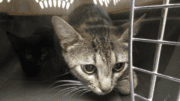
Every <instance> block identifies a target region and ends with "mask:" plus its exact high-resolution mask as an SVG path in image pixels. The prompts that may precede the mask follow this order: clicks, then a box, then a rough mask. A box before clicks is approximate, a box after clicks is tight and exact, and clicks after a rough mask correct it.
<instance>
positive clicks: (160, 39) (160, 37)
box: [128, 0, 180, 101]
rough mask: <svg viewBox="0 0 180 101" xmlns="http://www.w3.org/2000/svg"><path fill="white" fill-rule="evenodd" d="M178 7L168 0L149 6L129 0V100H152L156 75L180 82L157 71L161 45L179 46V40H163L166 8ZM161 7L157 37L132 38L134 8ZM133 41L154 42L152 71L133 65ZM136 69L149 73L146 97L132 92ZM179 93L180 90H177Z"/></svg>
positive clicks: (177, 4) (179, 5)
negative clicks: (138, 4)
mask: <svg viewBox="0 0 180 101" xmlns="http://www.w3.org/2000/svg"><path fill="white" fill-rule="evenodd" d="M176 7H180V3H176V4H170V0H164V1H163V4H161V5H149V6H135V0H131V1H130V15H129V22H130V23H129V29H130V30H129V49H128V50H129V51H128V52H129V53H128V54H129V55H128V64H129V75H130V86H131V87H130V89H131V101H135V97H138V98H140V99H142V100H144V101H153V95H154V90H155V84H156V79H157V77H160V78H164V79H168V80H171V81H175V82H178V83H180V79H179V78H175V77H172V76H167V75H164V74H160V73H158V68H159V60H160V57H161V50H162V45H163V44H165V45H174V46H180V42H173V41H164V40H163V37H164V32H165V28H166V21H167V15H168V9H169V8H176ZM158 8H162V12H161V21H160V25H159V32H158V39H157V40H152V39H145V38H134V37H133V32H134V12H135V10H142V9H158ZM133 41H139V42H148V43H156V44H157V46H156V53H155V57H154V63H153V71H149V70H145V69H141V68H138V67H135V66H133V48H132V47H133ZM134 70H137V71H140V72H144V73H147V74H150V75H151V83H150V93H149V95H148V98H145V97H143V96H141V95H138V94H136V93H134V84H133V71H134ZM179 95H180V91H179Z"/></svg>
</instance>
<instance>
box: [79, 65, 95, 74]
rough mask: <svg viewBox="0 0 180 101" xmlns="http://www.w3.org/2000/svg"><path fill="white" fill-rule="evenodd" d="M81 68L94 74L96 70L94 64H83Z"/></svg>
mask: <svg viewBox="0 0 180 101" xmlns="http://www.w3.org/2000/svg"><path fill="white" fill-rule="evenodd" d="M81 68H82V70H83V71H84V72H85V73H87V74H93V73H94V72H95V70H96V67H95V66H94V65H81Z"/></svg>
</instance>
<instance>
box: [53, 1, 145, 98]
mask: <svg viewBox="0 0 180 101" xmlns="http://www.w3.org/2000/svg"><path fill="white" fill-rule="evenodd" d="M144 17H145V15H143V16H142V17H141V18H139V19H138V20H136V21H135V23H134V35H136V34H137V32H138V29H139V25H140V23H141V21H142V19H143V18H144ZM65 19H66V20H63V19H62V18H60V17H58V16H53V17H52V23H53V26H54V29H55V31H56V34H57V36H58V38H59V40H60V46H61V47H62V48H63V52H62V54H63V57H64V58H65V61H66V62H67V64H68V66H69V68H70V71H71V73H72V74H73V75H74V76H75V77H76V78H77V79H78V80H79V81H80V82H76V83H79V84H77V86H78V85H80V86H84V87H86V89H87V91H88V90H90V91H93V92H94V93H96V94H98V95H104V94H107V93H109V92H111V91H112V90H113V89H117V91H118V92H119V93H121V94H129V93H130V82H129V76H128V31H129V28H128V23H125V24H123V25H120V26H113V24H112V21H111V19H110V17H109V16H108V14H107V13H106V11H105V10H103V9H102V8H101V7H100V6H98V5H94V4H84V5H81V6H79V7H77V8H76V9H74V11H72V12H71V13H70V14H69V15H68V16H67V18H65ZM133 76H134V88H136V86H137V83H138V79H137V76H136V74H135V72H134V75H133Z"/></svg>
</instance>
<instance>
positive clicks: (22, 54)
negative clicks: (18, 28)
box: [7, 28, 54, 76]
mask: <svg viewBox="0 0 180 101" xmlns="http://www.w3.org/2000/svg"><path fill="white" fill-rule="evenodd" d="M33 34H34V36H32V37H27V38H21V37H18V36H15V35H13V34H12V33H10V32H7V36H8V38H9V40H10V42H11V45H12V47H13V49H14V51H15V52H16V53H17V55H18V57H19V60H20V62H21V65H22V69H23V71H24V72H25V74H26V75H27V76H37V75H38V74H39V73H40V71H41V68H42V67H43V66H45V65H46V63H47V61H48V60H49V59H50V58H51V57H50V50H51V49H52V48H53V46H54V45H53V35H52V34H53V29H51V28H39V29H37V30H36V31H35V32H34V33H33Z"/></svg>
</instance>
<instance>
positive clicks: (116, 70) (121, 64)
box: [113, 63, 125, 72]
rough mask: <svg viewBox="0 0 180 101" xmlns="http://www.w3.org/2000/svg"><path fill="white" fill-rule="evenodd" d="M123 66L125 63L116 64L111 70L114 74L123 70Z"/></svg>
mask: <svg viewBox="0 0 180 101" xmlns="http://www.w3.org/2000/svg"><path fill="white" fill-rule="evenodd" d="M124 64H125V63H116V64H115V65H114V67H113V70H114V71H115V72H119V71H121V70H122V69H123V68H124Z"/></svg>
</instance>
